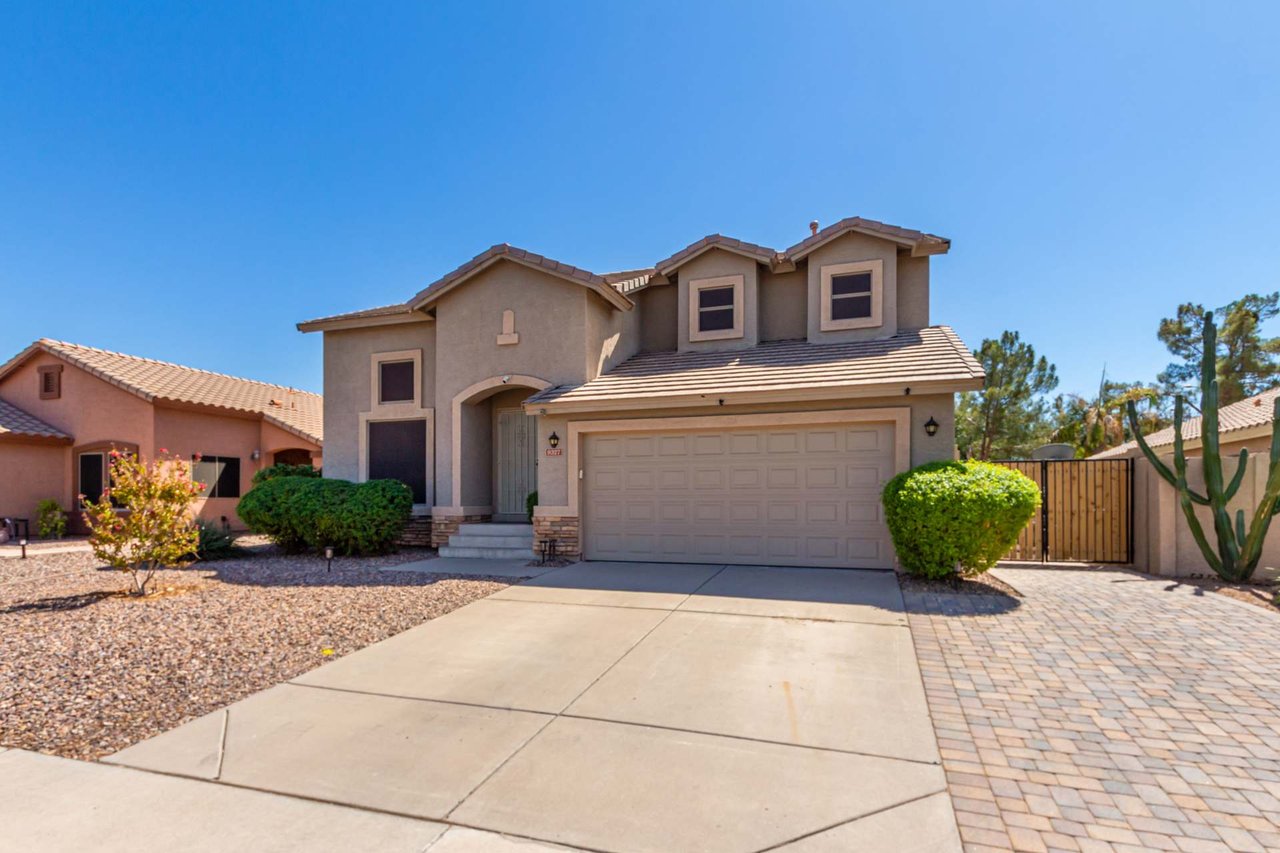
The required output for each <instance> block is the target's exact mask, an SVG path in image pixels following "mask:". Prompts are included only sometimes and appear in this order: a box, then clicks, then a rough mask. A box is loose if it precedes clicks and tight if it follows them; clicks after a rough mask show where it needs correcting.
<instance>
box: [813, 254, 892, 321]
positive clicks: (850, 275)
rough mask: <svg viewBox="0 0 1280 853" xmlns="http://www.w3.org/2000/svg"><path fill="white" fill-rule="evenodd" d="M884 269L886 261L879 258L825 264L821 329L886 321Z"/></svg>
mask: <svg viewBox="0 0 1280 853" xmlns="http://www.w3.org/2000/svg"><path fill="white" fill-rule="evenodd" d="M883 270H884V262H883V261H880V260H874V261H858V262H856V263H850V264H833V265H831V266H825V267H823V268H822V323H821V329H822V331H824V332H834V331H839V330H842V329H865V328H872V327H875V326H880V325H883V321H882V318H881V301H882V293H883Z"/></svg>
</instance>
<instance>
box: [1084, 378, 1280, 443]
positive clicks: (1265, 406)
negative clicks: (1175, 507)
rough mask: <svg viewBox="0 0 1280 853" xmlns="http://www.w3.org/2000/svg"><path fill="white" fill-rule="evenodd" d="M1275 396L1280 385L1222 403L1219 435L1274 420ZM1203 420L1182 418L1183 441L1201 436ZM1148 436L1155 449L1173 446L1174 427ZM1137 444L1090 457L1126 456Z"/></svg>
mask: <svg viewBox="0 0 1280 853" xmlns="http://www.w3.org/2000/svg"><path fill="white" fill-rule="evenodd" d="M1276 397H1280V388H1273V389H1271V390H1270V391H1263V392H1262V393H1261V394H1257V395H1254V396H1253V397H1248V398H1246V399H1244V400H1240V401H1239V402H1237V403H1232V404H1231V405H1229V406H1222V407H1220V408H1219V409H1218V435H1223V436H1225V435H1226V434H1227V433H1230V432H1235V431H1237V430H1242V429H1250V428H1252V427H1263V426H1267V425H1268V424H1270V423H1272V421H1273V419H1274V414H1275V401H1276ZM1200 421H1201V419H1200V418H1198V417H1195V418H1188V419H1187V420H1184V421H1183V422H1182V440H1183V441H1192V440H1194V439H1198V438H1200ZM1146 439H1147V444H1148V445H1150V446H1151V447H1152V449H1155V448H1160V447H1166V446H1172V445H1173V427H1165V428H1164V429H1161V430H1156V431H1155V432H1153V433H1151V434H1150V435H1148V436H1146ZM1137 447H1138V442H1136V441H1126V442H1125V443H1124V444H1120V445H1116V446H1115V447H1112V448H1110V449H1108V450H1103V451H1100V452H1098V453H1095V454H1093V456H1091V457H1090V458H1091V459H1106V458H1107V457H1110V456H1124V455H1126V454H1128V453H1129V452H1130V451H1133V450H1136V449H1137Z"/></svg>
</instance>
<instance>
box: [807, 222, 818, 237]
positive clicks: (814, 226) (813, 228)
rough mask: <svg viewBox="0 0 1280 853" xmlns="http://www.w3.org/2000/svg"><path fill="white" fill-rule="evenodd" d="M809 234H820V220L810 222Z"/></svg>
mask: <svg viewBox="0 0 1280 853" xmlns="http://www.w3.org/2000/svg"><path fill="white" fill-rule="evenodd" d="M809 233H810V234H817V233H818V220H816V219H814V220H811V221H810V222H809Z"/></svg>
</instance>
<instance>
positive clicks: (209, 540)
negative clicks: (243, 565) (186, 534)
mask: <svg viewBox="0 0 1280 853" xmlns="http://www.w3.org/2000/svg"><path fill="white" fill-rule="evenodd" d="M196 530H197V531H199V534H200V541H199V543H198V544H197V545H196V550H195V553H194V554H192V555H191V556H192V557H193V558H195V559H197V560H203V561H205V562H208V561H210V560H229V559H231V558H232V557H239V556H241V555H242V554H243V553H244V549H243V548H241V547H240V546H239V545H237V544H236V537H235V536H234V535H233V534H232V533H231V531H229V530H227V529H226V528H224V527H223V526H222V525H220V524H214V523H213V522H211V521H205V520H203V519H198V520H197V521H196Z"/></svg>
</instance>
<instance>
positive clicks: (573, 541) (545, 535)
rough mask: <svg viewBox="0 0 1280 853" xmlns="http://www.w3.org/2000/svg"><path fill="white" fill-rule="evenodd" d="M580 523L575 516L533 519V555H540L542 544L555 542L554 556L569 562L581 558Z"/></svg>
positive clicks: (538, 517)
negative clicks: (550, 541)
mask: <svg viewBox="0 0 1280 853" xmlns="http://www.w3.org/2000/svg"><path fill="white" fill-rule="evenodd" d="M581 530H582V522H581V521H580V520H579V518H578V517H577V516H576V515H564V516H539V515H536V514H535V515H534V517H533V553H534V554H535V555H536V556H541V555H542V543H543V542H545V541H546V540H548V539H555V540H556V554H557V556H560V557H564V558H567V559H570V560H576V559H578V558H579V557H581V556H582V533H581Z"/></svg>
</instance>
